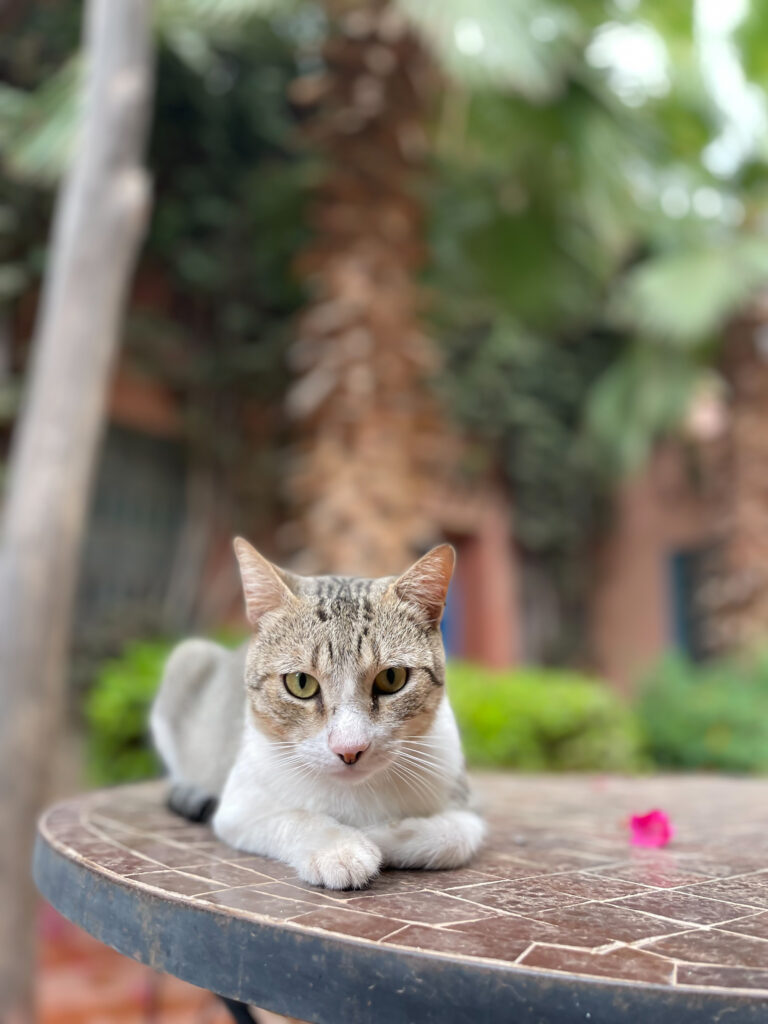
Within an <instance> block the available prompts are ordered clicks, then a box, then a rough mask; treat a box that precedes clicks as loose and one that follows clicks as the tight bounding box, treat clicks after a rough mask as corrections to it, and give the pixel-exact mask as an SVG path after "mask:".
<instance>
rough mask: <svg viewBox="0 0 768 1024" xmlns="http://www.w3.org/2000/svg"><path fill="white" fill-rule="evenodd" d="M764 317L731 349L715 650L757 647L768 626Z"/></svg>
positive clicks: (720, 472)
mask: <svg viewBox="0 0 768 1024" xmlns="http://www.w3.org/2000/svg"><path fill="white" fill-rule="evenodd" d="M765 314H766V311H765V309H756V310H755V312H754V316H753V317H750V318H748V319H747V318H745V319H744V320H742V321H741V322H739V323H737V324H735V325H733V326H732V327H731V329H730V332H729V337H728V344H727V346H726V349H725V359H724V366H723V370H724V373H725V376H726V379H727V381H728V385H729V392H730V398H729V427H728V435H727V437H726V438H725V439H724V443H723V444H722V446H721V451H720V454H719V459H718V464H717V466H716V467H715V469H714V470H713V471H712V474H711V475H712V476H713V477H715V478H716V479H717V480H718V482H719V490H718V495H717V499H718V500H717V505H718V509H719V512H720V519H721V534H720V543H719V545H718V557H717V570H718V571H717V573H716V579H715V582H714V584H713V585H711V586H710V587H708V592H707V594H706V595H704V597H705V598H706V601H705V604H706V611H707V613H708V619H709V621H710V622H711V632H712V634H713V642H712V644H711V647H712V649H713V650H714V651H715V652H724V651H729V650H744V649H748V648H750V647H753V646H754V645H755V644H756V643H758V642H759V641H760V640H761V639H763V638H764V637H765V632H766V627H767V624H768V483H767V481H768V360H767V359H766V355H765V354H764V353H763V352H762V351H761V349H760V347H759V345H758V344H756V338H757V336H758V332H760V331H765V329H766V328H765V322H766V315H765ZM761 321H762V322H761Z"/></svg>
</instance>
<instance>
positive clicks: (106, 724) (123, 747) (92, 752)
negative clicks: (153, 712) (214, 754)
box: [85, 640, 173, 785]
mask: <svg viewBox="0 0 768 1024" xmlns="http://www.w3.org/2000/svg"><path fill="white" fill-rule="evenodd" d="M172 646H173V644H171V643H169V642H168V641H162V640H154V641H141V642H137V643H132V644H129V645H128V646H127V647H126V648H125V650H124V651H123V653H122V655H121V656H120V657H119V658H114V659H112V660H111V661H107V662H105V663H104V664H103V665H102V667H101V669H100V671H99V674H98V676H97V678H96V682H95V683H94V685H93V688H92V690H91V691H90V693H89V694H88V697H87V698H86V702H85V720H86V725H87V754H88V774H89V776H90V778H91V780H92V781H93V782H94V783H97V784H99V785H102V784H108V783H112V782H132V781H134V780H136V779H146V778H150V777H151V776H153V775H157V774H158V772H159V771H160V765H159V763H158V759H157V757H156V756H155V753H154V751H153V749H152V746H151V744H150V742H149V730H148V717H149V708H150V705H151V704H152V698H153V697H154V695H155V691H156V690H157V686H158V683H159V682H160V676H161V675H162V672H163V665H164V664H165V659H166V658H167V657H168V654H169V653H170V650H171V647H172Z"/></svg>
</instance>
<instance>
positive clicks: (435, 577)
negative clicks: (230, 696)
mask: <svg viewBox="0 0 768 1024" xmlns="http://www.w3.org/2000/svg"><path fill="white" fill-rule="evenodd" d="M235 552H236V554H237V558H238V561H239V563H240V573H241V576H242V580H243V590H244V593H245V604H246V611H247V614H248V619H249V621H250V623H251V625H252V627H253V636H252V638H251V642H250V646H249V651H248V658H247V662H246V670H245V683H246V689H247V693H248V701H249V708H250V714H251V715H252V717H253V721H254V722H255V724H256V725H257V727H258V728H259V730H260V731H261V732H262V733H264V734H266V735H267V736H269V737H270V739H272V740H273V741H274V742H275V743H276V744H281V745H282V746H280V747H279V748H278V749H279V750H282V751H285V755H286V760H288V759H289V758H291V757H293V758H295V759H296V760H295V761H294V762H293V763H294V764H296V765H297V766H298V765H302V764H305V765H307V766H308V770H309V771H312V772H313V773H315V774H316V773H318V772H319V773H322V774H328V775H329V776H337V777H341V778H344V779H346V780H348V781H349V782H356V781H360V780H362V779H363V778H369V777H370V776H371V775H372V774H373V773H374V772H376V771H378V770H380V769H382V768H384V767H386V766H387V765H388V764H390V763H391V761H392V760H393V759H394V757H395V756H396V754H397V751H398V748H399V746H400V745H401V744H402V743H403V742H407V741H409V740H411V741H412V740H413V739H414V738H417V737H419V736H423V735H424V734H425V733H426V732H427V731H428V730H429V728H430V726H431V725H432V723H433V721H434V718H435V715H436V714H437V710H438V708H439V706H440V704H441V702H442V699H443V693H444V683H445V654H444V650H443V643H442V637H441V635H440V619H441V617H442V614H443V608H444V606H445V599H446V594H447V591H448V584H449V583H450V581H451V575H452V573H453V567H454V562H455V553H454V550H453V548H452V547H451V546H450V545H449V544H442V545H440V546H439V547H436V548H433V549H432V551H429V552H428V553H427V554H426V555H424V556H423V557H422V558H420V559H419V560H418V561H417V562H415V563H414V564H413V565H412V566H411V567H410V569H408V570H407V571H406V572H404V573H403V574H402V576H389V577H383V578H380V579H358V578H354V577H340V576H307V577H305V576H297V575H294V574H293V573H289V572H286V571H285V570H283V569H279V568H278V567H277V566H275V565H272V563H271V562H268V561H267V560H266V559H265V558H263V557H262V556H261V555H260V554H259V553H258V552H257V551H255V550H254V548H252V547H251V545H250V544H248V543H247V542H246V541H244V540H242V539H241V538H238V539H237V540H236V541H235Z"/></svg>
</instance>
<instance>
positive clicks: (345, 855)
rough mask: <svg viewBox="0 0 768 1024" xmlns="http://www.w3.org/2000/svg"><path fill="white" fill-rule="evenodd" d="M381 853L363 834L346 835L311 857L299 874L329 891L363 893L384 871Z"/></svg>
mask: <svg viewBox="0 0 768 1024" xmlns="http://www.w3.org/2000/svg"><path fill="white" fill-rule="evenodd" d="M381 860H382V856H381V850H380V849H379V848H378V846H376V844H375V843H373V842H371V840H370V839H367V838H366V837H365V836H364V835H363V834H362V833H354V832H352V831H351V830H350V834H349V835H344V836H341V837H339V838H337V839H336V840H335V841H333V842H331V843H329V844H328V845H327V846H322V847H320V849H318V850H315V851H314V852H313V853H312V854H310V855H309V856H308V857H307V859H306V861H305V862H304V863H303V864H301V865H299V874H300V875H301V877H302V878H303V879H304V881H305V882H309V883H310V885H322V886H324V887H325V888H326V889H362V888H363V887H364V886H366V885H367V884H368V883H369V882H370V881H371V879H372V878H375V877H376V875H378V873H379V869H380V867H381Z"/></svg>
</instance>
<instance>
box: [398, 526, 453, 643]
mask: <svg viewBox="0 0 768 1024" xmlns="http://www.w3.org/2000/svg"><path fill="white" fill-rule="evenodd" d="M455 565H456V551H455V550H454V548H453V546H452V545H451V544H439V545H438V546H437V547H436V548H432V550H431V551H428V552H427V553H426V555H422V557H421V558H420V559H419V560H418V562H414V563H413V565H412V566H411V567H410V569H406V571H405V572H404V573H403V575H402V576H400V577H399V578H398V579H397V580H395V582H394V583H393V584H392V589H393V590H394V592H395V594H397V596H398V597H399V598H400V599H401V600H402V601H408V603H409V604H413V605H416V607H417V608H418V609H419V610H420V612H421V614H422V617H423V619H424V621H425V622H427V623H430V624H432V625H435V626H436V625H437V624H438V623H439V622H440V619H441V618H442V617H443V609H444V608H445V599H446V597H447V596H448V586H449V584H450V582H451V576H453V569H454V566H455Z"/></svg>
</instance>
